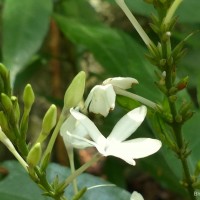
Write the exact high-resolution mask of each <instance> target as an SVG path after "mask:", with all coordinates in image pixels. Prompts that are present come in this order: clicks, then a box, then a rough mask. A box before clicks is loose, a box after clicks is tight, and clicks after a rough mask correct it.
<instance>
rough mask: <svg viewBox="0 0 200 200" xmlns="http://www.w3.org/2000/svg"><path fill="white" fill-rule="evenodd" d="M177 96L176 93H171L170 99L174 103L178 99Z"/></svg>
mask: <svg viewBox="0 0 200 200" xmlns="http://www.w3.org/2000/svg"><path fill="white" fill-rule="evenodd" d="M177 98H178V97H177V96H176V95H171V96H169V100H170V102H172V103H174V102H175V101H176V100H177Z"/></svg>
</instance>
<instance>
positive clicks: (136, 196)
mask: <svg viewBox="0 0 200 200" xmlns="http://www.w3.org/2000/svg"><path fill="white" fill-rule="evenodd" d="M130 200H144V198H143V197H142V195H141V194H140V193H138V192H133V193H132V195H131V199H130Z"/></svg>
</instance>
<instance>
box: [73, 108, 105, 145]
mask: <svg viewBox="0 0 200 200" xmlns="http://www.w3.org/2000/svg"><path fill="white" fill-rule="evenodd" d="M70 112H71V114H72V115H73V117H74V118H75V119H76V120H78V122H80V124H81V125H82V126H84V128H85V129H86V130H87V131H88V134H89V136H90V137H91V138H92V139H93V140H94V141H95V142H96V143H97V144H98V145H100V146H105V144H106V138H105V137H104V136H103V135H102V134H101V132H100V131H99V130H98V129H97V127H96V126H95V124H94V123H93V122H92V121H91V120H90V119H89V118H88V117H86V116H85V115H83V114H82V113H80V112H78V111H76V110H74V109H70Z"/></svg>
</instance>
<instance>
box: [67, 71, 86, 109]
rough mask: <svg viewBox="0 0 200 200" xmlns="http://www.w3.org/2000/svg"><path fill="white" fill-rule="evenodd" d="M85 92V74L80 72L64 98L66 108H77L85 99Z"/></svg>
mask: <svg viewBox="0 0 200 200" xmlns="http://www.w3.org/2000/svg"><path fill="white" fill-rule="evenodd" d="M84 90H85V72H83V71H81V72H79V73H78V74H77V75H76V76H75V78H74V79H73V81H72V83H71V84H70V86H69V87H68V89H67V91H66V92H65V96H64V107H65V108H68V109H69V108H72V107H76V106H77V105H78V103H79V102H80V101H81V100H82V98H83V93H84Z"/></svg>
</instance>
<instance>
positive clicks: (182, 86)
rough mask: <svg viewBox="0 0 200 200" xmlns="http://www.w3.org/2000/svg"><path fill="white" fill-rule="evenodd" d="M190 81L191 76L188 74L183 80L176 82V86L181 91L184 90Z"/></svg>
mask: <svg viewBox="0 0 200 200" xmlns="http://www.w3.org/2000/svg"><path fill="white" fill-rule="evenodd" d="M188 81H189V77H188V76H186V77H185V78H183V79H182V80H180V81H179V82H178V83H177V84H176V88H177V89H178V90H179V91H180V90H183V89H185V88H186V87H187V84H188Z"/></svg>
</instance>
